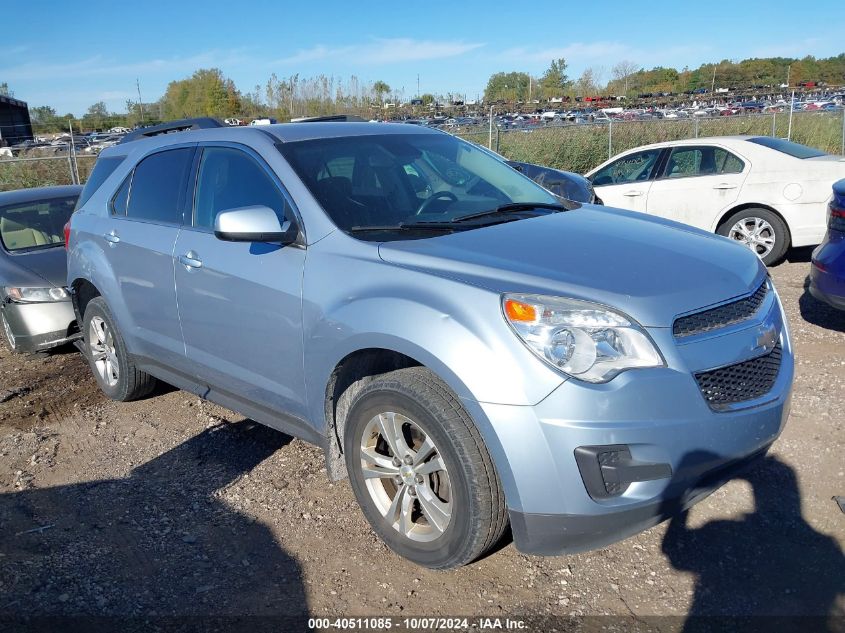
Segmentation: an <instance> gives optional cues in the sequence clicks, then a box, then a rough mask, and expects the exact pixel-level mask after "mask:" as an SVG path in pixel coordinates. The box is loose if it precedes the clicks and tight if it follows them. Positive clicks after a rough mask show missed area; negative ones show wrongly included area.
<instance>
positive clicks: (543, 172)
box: [477, 145, 604, 204]
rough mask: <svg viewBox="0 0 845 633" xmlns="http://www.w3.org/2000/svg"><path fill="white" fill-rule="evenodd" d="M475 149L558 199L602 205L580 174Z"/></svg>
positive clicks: (489, 150)
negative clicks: (514, 170) (523, 176)
mask: <svg viewBox="0 0 845 633" xmlns="http://www.w3.org/2000/svg"><path fill="white" fill-rule="evenodd" d="M477 147H478V148H479V149H480V150H481V151H483V152H484V153H486V154H489V155H490V156H492V157H493V158H496V159H497V160H500V161H502V162H503V163H505V164H507V165H509V166H510V167H513V168H514V169H516V170H517V171H518V172H520V173H522V174H525V175H526V176H528V177H529V178H530V179H531V180H533V181H534V182H536V183H537V184H538V185H540V186H541V187H543V188H545V189H546V190H547V191H550V192H551V193H553V194H554V195H556V196H558V197H560V198H564V199H565V200H570V201H572V202H578V203H582V204H604V203H603V202H602V201H601V199H600V198H599V197H598V196H596V192H595V191H594V190H593V184H592V183H591V182H590V181H589V180H588V179H587V178H585V177H584V176H582V175H581V174H575V173H573V172H571V171H563V170H561V169H554V168H553V167H544V166H542V165H535V164H534V163H524V162H521V161H516V160H508V159H506V158H505V157H504V156H502V155H501V154H499V153H498V152H496V151H493V150H492V149H489V148H487V147H484V146H483V145H478V146H477Z"/></svg>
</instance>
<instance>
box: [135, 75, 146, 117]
mask: <svg viewBox="0 0 845 633" xmlns="http://www.w3.org/2000/svg"><path fill="white" fill-rule="evenodd" d="M135 88H137V89H138V105H139V106H140V108H141V121H142V122H143V120H144V100H143V99H141V81H140V80H139V79H138V78H137V77H135Z"/></svg>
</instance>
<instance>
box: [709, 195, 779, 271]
mask: <svg viewBox="0 0 845 633" xmlns="http://www.w3.org/2000/svg"><path fill="white" fill-rule="evenodd" d="M754 218H760V219H761V220H764V221H765V222H767V223H768V224H769V226H771V227H772V230H773V231H774V239H775V243H774V245H773V246H772V248H771V251H769V252H768V253H767V254H766V255H763V256H761V257H760V259H762V260H763V263H764V264H765V265H766V266H771V265H773V264H777V263H778V262H779V261H780V260H782V259H783V258H784V256H785V255H786V251H787V250H788V249H789V244H790V241H791V237H790V235H789V229H788V228H787V226H786V223H785V222H784V221H783V220H782V219H781V217H780V216H779V215H778V214H777V213H774V212H772V211H769V210H768V209H763V208H760V207H752V208H749V209H743V210H742V211H737V212H736V213H734V214H732V215H731V216H730V217H729V218H728V219H726V220H725V221H724V222H722V224H721V225H719V228H718V229H717V230H716V232H717V233H718V234H719V235H724V236H725V237H728V238H730V237H732V236H731V229H732V227H733V226H734V225H736V224H738V223H740V222H742V221H743V220H745V221H746V222H751V221H752V220H753V219H754ZM734 239H736V238H734ZM737 241H740V240H737ZM749 248H751V247H750V246H749ZM752 250H755V249H752ZM755 252H757V251H756V250H755ZM757 254H758V255H760V253H759V252H757Z"/></svg>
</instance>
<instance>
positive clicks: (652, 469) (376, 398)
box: [67, 122, 793, 568]
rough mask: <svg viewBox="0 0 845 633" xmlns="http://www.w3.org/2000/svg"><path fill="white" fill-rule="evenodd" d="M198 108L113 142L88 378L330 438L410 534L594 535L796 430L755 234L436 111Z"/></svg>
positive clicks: (86, 197) (586, 539)
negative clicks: (262, 120) (728, 230)
mask: <svg viewBox="0 0 845 633" xmlns="http://www.w3.org/2000/svg"><path fill="white" fill-rule="evenodd" d="M190 127H197V126H196V125H194V124H191V123H190V122H187V123H186V122H177V123H174V124H172V126H162V127H160V128H158V129H151V130H145V131H143V133H141V134H137V135H135V136H134V137H131V138H130V139H128V140H127V141H125V142H123V143H121V144H120V145H117V146H115V147H112V148H109V149H106V150H104V151H103V153H102V154H101V155H100V158H99V160H98V163H97V166H96V167H95V170H94V174H93V175H92V178H91V181H90V182H89V185H87V186H86V189H85V191H84V193H83V196H82V199H81V203H80V205H79V208H78V210H77V211H76V213H74V215H73V217H72V220H71V231H70V238H69V251H68V278H67V282H68V285H69V287H70V288H71V292H72V296H73V303H74V306H75V308H76V310H77V314H78V318H79V322H80V323H81V324H82V332H83V335H84V346H83V348H84V350H85V354H86V356H87V358H88V361H89V363H90V365H91V368H92V370H93V372H94V375H95V376H96V378H97V381H98V383H99V385H100V387H101V388H102V389H103V391H104V392H105V393H106V394H107V395H109V396H110V397H112V398H114V399H117V400H131V399H133V398H140V397H143V396H145V395H147V394H149V393H150V391H151V390H152V388H153V385H154V383H155V381H156V380H163V381H166V382H168V383H170V384H172V385H175V386H177V387H179V388H182V389H184V390H186V391H189V392H191V393H194V394H197V395H199V396H201V397H203V398H206V399H208V400H211V401H213V402H216V403H219V404H221V405H223V406H226V407H229V408H230V409H233V410H235V411H238V412H240V413H242V414H243V415H245V416H249V417H250V418H252V419H255V420H258V421H260V422H263V423H265V424H267V425H270V426H272V427H274V428H277V429H279V430H281V431H284V432H286V433H290V434H293V435H296V436H298V437H301V438H304V439H306V440H308V441H311V442H313V443H315V444H317V445H319V446H320V447H322V448H323V449H324V451H325V454H326V463H327V468H328V471H329V473H330V475H331V476H332V477H333V478H335V479H338V478H341V477H345V476H347V475H348V477H349V480H350V484H351V486H352V489H353V491H354V492H355V495H356V497H357V499H358V501H359V503H360V505H361V508H362V511H363V513H364V515H365V516H366V518H367V519H368V520H369V522H370V523H371V525H372V526H373V529H374V530H375V531H376V532H377V533H378V535H379V536H380V537H381V538H382V539H383V540H384V541H385V542H386V543H387V544H388V545H389V546H390V547H391V548H392V549H394V550H395V551H396V552H398V553H399V554H401V555H402V556H405V557H407V558H409V559H411V560H413V561H415V562H417V563H419V564H421V565H425V566H428V567H432V568H449V567H455V566H458V565H462V564H466V563H469V562H470V561H472V560H474V559H476V558H477V557H479V556H481V555H482V554H484V553H485V552H486V551H488V550H489V549H490V548H491V547H493V546H494V545H495V544H496V543H497V542H498V541H499V540H500V539H501V538H502V536H503V534H504V533H505V531H506V529H507V527H508V525H510V528H511V531H512V534H513V538H514V540H515V544H516V546H517V548H519V549H520V550H521V551H523V552H528V553H534V554H562V553H567V552H578V551H582V550H585V549H590V548H595V547H600V546H603V545H606V544H608V543H611V542H613V541H615V540H618V539H621V538H624V537H626V536H629V535H631V534H634V533H636V532H638V531H640V530H643V529H645V528H647V527H649V526H651V525H653V524H655V523H657V522H659V521H661V520H662V519H664V518H666V517H667V516H668V515H669V514H671V513H672V512H676V511H678V510H680V509H682V508H684V507H688V506H689V505H691V504H693V503H695V502H696V501H697V500H699V499H701V498H702V497H703V496H705V495H707V494H708V493H709V492H711V491H712V490H714V489H715V488H716V487H717V486H718V485H719V484H720V483H721V482H723V481H724V480H725V479H726V478H729V477H730V476H731V473H732V472H733V470H734V469H735V468H737V467H739V466H740V465H742V464H744V463H746V462H747V461H748V460H750V459H753V458H754V457H755V456H757V455H760V454H762V453H764V452H765V451H766V450H767V449H768V447H769V446H770V445H771V444H772V442H774V440H775V439H776V438H777V437H778V435H779V434H780V432H781V430H782V428H783V425H784V423H785V421H786V418H787V416H788V411H789V401H790V392H791V386H792V378H793V353H792V345H791V343H790V337H789V333H788V329H787V324H786V319H785V316H784V313H783V309H782V307H781V303H780V300H779V298H778V295H777V292H776V291H775V288H774V286H773V285H772V282H771V280H770V279H769V276H768V274H767V271H766V268H765V267H764V266H763V264H762V263H761V262H760V260H759V258H757V257H756V256H755V255H754V254H753V253H751V252H750V251H748V250H747V249H745V248H744V247H742V246H740V245H738V244H735V243H733V242H731V241H730V240H727V239H724V238H722V237H718V236H714V235H711V234H708V233H705V232H703V231H699V230H696V229H692V228H689V227H686V226H683V225H680V224H676V223H673V222H669V221H665V220H658V219H653V218H649V217H646V216H643V215H639V214H632V213H629V212H623V211H617V210H614V209H607V208H604V207H597V206H591V205H587V204H583V205H581V204H577V203H568V204H566V205H565V206H562V205H561V204H560V200H559V199H558V198H556V197H555V196H553V195H552V194H551V193H550V192H548V191H547V190H545V189H543V188H542V187H540V186H539V185H537V184H536V183H534V182H533V181H532V180H530V179H529V178H527V177H525V176H524V175H523V174H521V173H519V172H517V171H515V170H514V169H512V168H510V167H508V166H507V165H505V164H504V163H503V162H501V161H500V160H499V159H497V158H495V157H493V156H491V155H490V154H489V153H487V152H486V151H482V150H480V149H479V148H477V147H476V146H473V145H471V144H469V143H466V142H464V141H462V140H460V139H457V138H454V137H452V136H449V135H447V134H445V133H442V132H439V131H436V130H431V129H427V128H425V127H420V126H407V125H401V126H400V125H390V124H384V125H382V124H371V123H343V122H332V123H297V124H293V123H292V124H284V125H270V126H263V127H260V128H258V127H252V128H249V127H241V128H233V127H225V128H209V129H195V130H189V128H190ZM175 130H187V131H181V132H177V133H163V132H173V131H175Z"/></svg>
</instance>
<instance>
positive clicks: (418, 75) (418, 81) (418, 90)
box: [417, 73, 420, 99]
mask: <svg viewBox="0 0 845 633" xmlns="http://www.w3.org/2000/svg"><path fill="white" fill-rule="evenodd" d="M419 98H420V74H419V73H417V99H419Z"/></svg>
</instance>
